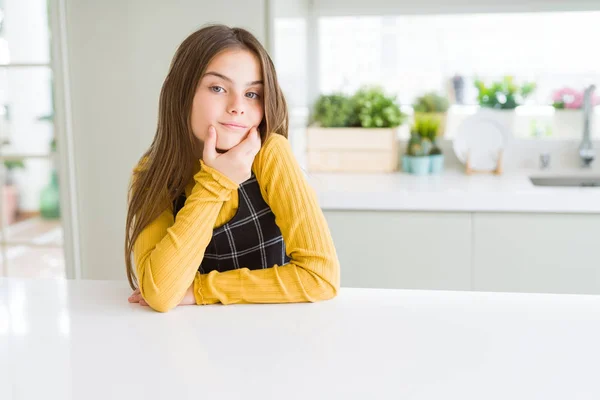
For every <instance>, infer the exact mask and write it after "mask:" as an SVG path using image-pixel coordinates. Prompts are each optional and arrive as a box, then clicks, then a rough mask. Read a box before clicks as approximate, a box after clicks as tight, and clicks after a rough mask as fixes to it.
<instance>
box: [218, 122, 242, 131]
mask: <svg viewBox="0 0 600 400" xmlns="http://www.w3.org/2000/svg"><path fill="white" fill-rule="evenodd" d="M219 124H221V125H223V126H224V127H226V128H229V129H232V130H236V131H244V130H246V129H248V127H247V126H245V125H242V124H236V123H234V122H219Z"/></svg>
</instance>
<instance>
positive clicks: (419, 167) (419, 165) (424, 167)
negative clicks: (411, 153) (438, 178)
mask: <svg viewBox="0 0 600 400" xmlns="http://www.w3.org/2000/svg"><path fill="white" fill-rule="evenodd" d="M430 167H431V160H430V159H429V157H428V156H425V157H410V167H409V168H410V172H411V173H412V174H415V175H428V174H429V170H430Z"/></svg>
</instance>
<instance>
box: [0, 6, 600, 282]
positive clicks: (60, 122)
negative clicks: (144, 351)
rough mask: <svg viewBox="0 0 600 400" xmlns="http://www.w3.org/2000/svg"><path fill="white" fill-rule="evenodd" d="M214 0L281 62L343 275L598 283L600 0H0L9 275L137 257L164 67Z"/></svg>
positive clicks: (116, 273) (117, 273) (109, 265)
mask: <svg viewBox="0 0 600 400" xmlns="http://www.w3.org/2000/svg"><path fill="white" fill-rule="evenodd" d="M215 22H218V23H224V24H227V25H230V26H241V27H244V28H247V29H249V30H250V31H252V32H253V33H254V34H255V35H256V36H257V37H258V38H259V39H260V40H261V41H262V43H263V44H264V45H265V47H267V49H268V50H269V52H270V54H271V56H272V58H273V60H274V62H275V65H276V68H277V71H278V74H279V78H280V83H281V85H282V87H283V89H284V92H285V95H286V98H287V101H288V104H289V109H290V115H291V119H290V136H289V139H290V142H291V144H292V147H293V149H294V152H295V154H296V156H297V157H298V159H299V161H300V163H301V165H302V167H303V168H304V169H305V170H306V171H307V174H308V177H309V179H310V181H311V183H312V184H313V185H314V187H315V189H316V191H317V194H318V196H319V200H320V202H321V205H322V207H323V209H324V212H325V215H326V217H327V219H328V221H329V223H330V227H331V230H332V234H333V236H334V240H335V242H336V248H337V249H338V254H339V257H340V260H341V262H342V285H343V286H352V287H394V288H412V289H440V290H491V291H523V292H553V293H593V294H597V293H600V253H599V251H598V250H597V249H598V248H600V247H598V245H599V244H600V187H596V186H598V185H600V162H599V161H598V160H597V159H596V160H595V161H594V158H597V154H596V151H597V150H600V124H599V123H598V122H597V121H598V117H599V116H600V100H599V96H600V90H595V91H594V90H593V89H594V86H596V87H600V47H599V46H598V38H600V1H595V0H571V1H566V0H562V1H561V0H553V1H548V0H546V1H542V0H525V1H516V0H507V1H504V2H498V1H493V0H481V1H478V2H473V1H464V0H447V1H441V0H426V1H425V0H424V1H420V2H414V1H405V0H400V1H397V0H371V1H361V0H345V1H341V0H312V1H310V0H244V1H242V0H224V1H219V2H211V1H201V0H177V1H169V2H165V1H158V0H106V1H82V0H0V159H1V160H2V163H3V168H2V174H1V176H0V178H1V179H2V182H3V192H2V196H1V197H0V211H1V212H0V216H1V220H0V221H1V230H0V233H1V236H0V244H1V246H0V247H1V252H2V257H1V261H0V270H1V272H2V275H4V276H15V277H35V278H57V279H64V278H69V279H79V278H85V279H125V273H124V271H125V270H124V262H123V237H124V223H125V215H126V191H127V185H128V182H129V179H130V174H131V170H132V168H133V166H134V165H135V163H136V161H137V160H138V158H139V157H140V155H141V154H142V152H143V151H144V150H145V149H146V148H147V147H148V146H149V144H150V142H151V140H152V138H153V136H154V132H155V128H156V118H157V109H158V106H157V104H158V95H159V91H160V87H161V85H162V82H163V80H164V77H165V75H166V73H167V70H168V67H169V63H170V61H171V58H172V56H173V54H174V52H175V50H176V48H177V46H178V45H179V43H180V42H181V41H182V40H183V39H184V38H185V37H186V36H187V35H188V34H189V33H191V32H192V31H194V30H195V29H197V28H199V27H200V26H202V25H203V24H206V23H215ZM586 90H587V92H585V91H586ZM584 132H587V134H584ZM340 138H341V139H340ZM471 172H472V173H471Z"/></svg>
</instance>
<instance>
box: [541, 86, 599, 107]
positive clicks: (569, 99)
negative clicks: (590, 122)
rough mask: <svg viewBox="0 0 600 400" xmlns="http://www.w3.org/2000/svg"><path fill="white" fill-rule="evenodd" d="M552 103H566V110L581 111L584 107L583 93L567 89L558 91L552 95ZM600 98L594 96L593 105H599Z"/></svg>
mask: <svg viewBox="0 0 600 400" xmlns="http://www.w3.org/2000/svg"><path fill="white" fill-rule="evenodd" d="M552 101H553V102H555V103H564V105H565V108H566V109H570V110H579V109H581V108H582V107H583V91H578V90H575V89H573V88H569V87H565V88H562V89H560V90H557V91H555V92H554V94H553V95H552ZM599 104H600V97H598V96H597V95H595V94H594V95H593V96H592V105H599Z"/></svg>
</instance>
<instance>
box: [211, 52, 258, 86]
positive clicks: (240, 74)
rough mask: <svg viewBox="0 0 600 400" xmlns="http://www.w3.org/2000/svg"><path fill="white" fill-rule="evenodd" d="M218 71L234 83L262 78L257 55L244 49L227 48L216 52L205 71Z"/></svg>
mask: <svg viewBox="0 0 600 400" xmlns="http://www.w3.org/2000/svg"><path fill="white" fill-rule="evenodd" d="M209 71H210V72H218V73H220V74H222V75H225V76H227V77H228V78H230V79H231V80H233V81H234V82H236V83H243V84H245V83H246V82H251V81H257V80H261V79H262V69H261V67H260V62H259V60H258V57H257V56H256V55H255V54H254V53H252V52H251V51H248V50H245V49H228V50H223V51H222V52H220V53H218V54H217V55H216V56H215V57H214V58H213V59H212V60H211V61H210V63H208V66H207V68H206V72H209Z"/></svg>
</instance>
